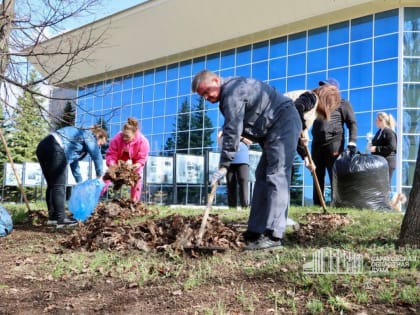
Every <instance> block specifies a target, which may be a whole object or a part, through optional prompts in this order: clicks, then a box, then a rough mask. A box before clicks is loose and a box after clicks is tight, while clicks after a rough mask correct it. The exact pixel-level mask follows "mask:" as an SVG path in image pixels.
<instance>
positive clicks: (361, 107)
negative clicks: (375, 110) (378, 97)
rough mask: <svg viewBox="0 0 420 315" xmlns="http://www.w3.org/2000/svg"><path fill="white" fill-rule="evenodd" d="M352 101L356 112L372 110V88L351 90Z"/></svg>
mask: <svg viewBox="0 0 420 315" xmlns="http://www.w3.org/2000/svg"><path fill="white" fill-rule="evenodd" d="M350 102H351V104H352V105H353V109H354V111H355V112H364V111H371V110H372V89H371V88H366V89H358V90H351V91H350Z"/></svg>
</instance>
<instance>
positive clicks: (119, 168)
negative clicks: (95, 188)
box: [103, 161, 140, 190]
mask: <svg viewBox="0 0 420 315" xmlns="http://www.w3.org/2000/svg"><path fill="white" fill-rule="evenodd" d="M137 168H138V166H137V165H136V164H129V163H126V162H124V161H118V164H115V165H111V166H109V167H108V169H107V171H106V173H105V175H104V176H103V178H104V180H111V181H112V182H113V184H114V186H113V189H114V190H118V189H120V188H121V187H122V186H123V185H129V186H133V185H134V184H135V183H136V182H137V181H138V180H139V179H140V175H139V174H138V173H137V172H136V169H137Z"/></svg>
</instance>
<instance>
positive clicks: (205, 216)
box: [195, 182, 217, 246]
mask: <svg viewBox="0 0 420 315" xmlns="http://www.w3.org/2000/svg"><path fill="white" fill-rule="evenodd" d="M216 189H217V182H215V183H214V184H213V185H212V186H211V192H210V194H209V197H208V200H207V206H206V209H205V210H204V214H203V219H202V220H201V226H200V230H199V231H198V236H197V240H196V242H195V245H196V246H200V244H201V240H202V239H203V235H204V231H205V230H206V224H207V219H208V217H209V213H210V208H211V205H212V204H213V200H214V196H215V195H216Z"/></svg>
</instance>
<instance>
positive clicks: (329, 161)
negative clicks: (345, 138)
mask: <svg viewBox="0 0 420 315" xmlns="http://www.w3.org/2000/svg"><path fill="white" fill-rule="evenodd" d="M343 149H344V144H343V143H342V142H341V141H340V142H333V143H331V144H329V145H318V144H316V143H312V160H313V161H314V164H315V166H316V170H315V174H316V177H317V178H318V182H319V186H320V188H321V191H322V195H323V196H324V199H325V195H324V189H325V170H327V172H328V177H329V178H330V183H331V200H332V197H333V191H332V187H333V186H332V180H333V176H332V175H333V174H332V168H333V165H334V162H335V160H337V158H338V156H339V155H340V153H341V152H343ZM312 196H313V197H312V198H313V202H314V205H318V206H320V205H321V201H320V199H319V197H318V193H317V191H316V187H315V182H313V192H312Z"/></svg>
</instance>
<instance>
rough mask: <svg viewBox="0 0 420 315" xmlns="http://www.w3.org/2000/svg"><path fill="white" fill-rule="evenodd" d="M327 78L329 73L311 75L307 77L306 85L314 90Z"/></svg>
mask: <svg viewBox="0 0 420 315" xmlns="http://www.w3.org/2000/svg"><path fill="white" fill-rule="evenodd" d="M326 78H327V73H326V72H325V71H322V72H317V73H311V74H308V75H307V78H306V82H307V83H306V84H307V88H308V89H314V88H316V87H317V86H318V85H319V81H321V80H325V79H326Z"/></svg>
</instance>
